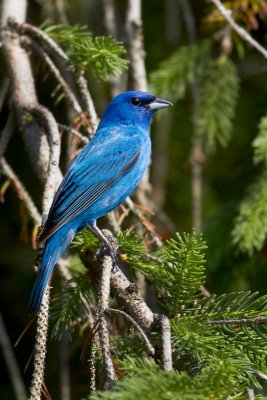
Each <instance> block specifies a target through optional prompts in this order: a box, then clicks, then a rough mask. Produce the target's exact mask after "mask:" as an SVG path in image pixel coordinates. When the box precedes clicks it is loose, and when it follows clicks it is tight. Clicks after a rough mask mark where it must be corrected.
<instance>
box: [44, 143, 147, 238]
mask: <svg viewBox="0 0 267 400" xmlns="http://www.w3.org/2000/svg"><path fill="white" fill-rule="evenodd" d="M140 146H141V141H140V140H139V139H138V137H136V136H135V137H130V138H129V137H128V138H124V140H123V141H119V144H118V141H117V140H116V141H115V140H114V139H113V140H112V139H111V140H107V141H105V142H104V143H96V144H95V145H94V146H91V148H90V149H89V151H88V150H87V149H84V150H83V152H84V153H85V154H82V155H81V157H80V160H78V159H77V161H76V160H75V161H74V163H73V164H72V166H71V168H70V169H69V171H68V172H67V174H66V176H65V178H64V180H63V181H62V183H61V185H60V187H59V189H58V191H57V193H56V195H55V198H54V201H53V204H52V206H51V208H50V211H49V215H48V218H47V220H46V223H45V226H44V228H43V230H42V231H41V233H40V236H39V240H40V242H43V241H45V240H47V239H48V238H49V237H50V236H51V235H52V234H53V233H55V232H56V231H57V230H58V229H59V228H61V227H62V226H63V225H64V224H66V223H67V222H69V221H70V220H71V219H73V218H75V217H77V216H78V215H79V214H81V213H82V212H83V211H85V210H86V209H87V208H89V207H90V206H91V205H92V204H94V203H95V202H96V201H97V200H98V199H99V198H100V196H102V195H103V194H104V193H105V192H106V191H107V190H108V189H109V188H111V187H112V186H113V185H114V183H116V182H117V181H118V180H119V179H120V178H121V177H122V176H123V175H124V174H126V173H127V172H128V171H129V170H130V169H131V168H132V167H133V166H134V165H135V163H136V162H137V160H138V158H139V155H140ZM86 153H87V154H86ZM81 160H82V161H81Z"/></svg>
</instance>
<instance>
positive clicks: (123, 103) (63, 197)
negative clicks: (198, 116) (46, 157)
mask: <svg viewBox="0 0 267 400" xmlns="http://www.w3.org/2000/svg"><path fill="white" fill-rule="evenodd" d="M170 105H172V104H171V103H170V102H169V101H167V100H164V99H161V98H157V97H155V96H154V95H152V94H150V93H146V92H140V91H128V92H124V93H121V94H119V95H118V96H116V97H115V98H114V99H113V100H112V101H111V102H110V103H109V105H108V107H107V108H106V111H105V112H104V115H103V117H102V119H101V122H100V123H99V126H98V128H97V131H96V133H95V135H94V137H93V139H92V140H91V141H90V143H89V144H87V145H86V146H85V147H84V149H83V150H82V151H81V152H80V154H79V155H78V156H77V157H76V159H75V160H74V161H73V163H72V164H71V166H70V168H69V169H68V171H67V173H66V175H65V177H64V178H63V180H62V183H61V184H60V186H59V188H58V190H57V192H56V194H55V197H54V200H53V203H52V205H51V208H50V210H49V214H48V217H47V219H46V222H45V224H44V226H43V228H42V230H41V232H40V235H39V243H40V244H42V245H43V246H44V249H43V254H42V261H41V264H40V267H39V271H38V275H37V278H36V281H35V284H34V287H33V289H32V292H31V296H30V302H29V307H28V309H29V312H30V313H33V312H38V311H39V309H40V305H41V302H42V298H43V294H44V291H45V288H46V286H47V284H48V281H49V279H50V276H51V274H52V271H53V269H54V266H55V264H56V262H57V261H58V259H59V257H60V256H61V255H62V254H63V253H64V252H65V250H66V249H67V248H68V246H69V245H70V243H71V241H72V240H73V238H74V236H75V235H76V234H77V233H78V232H80V231H81V230H82V229H84V228H85V227H88V228H89V229H91V230H92V231H93V232H94V233H95V234H96V235H97V236H98V237H100V239H101V240H102V241H104V242H107V239H106V238H105V236H104V235H103V234H102V232H101V231H100V230H99V229H98V228H97V226H96V219H97V218H99V217H101V216H103V215H105V214H107V213H108V212H109V211H111V210H113V209H114V208H116V207H117V206H118V205H119V204H121V203H122V202H123V201H124V200H125V199H126V197H127V196H129V194H130V193H132V191H133V190H134V189H135V187H136V186H137V185H138V183H139V182H140V180H141V178H142V176H143V174H144V172H145V170H146V168H147V165H148V162H149V159H150V151H151V143H150V137H149V125H150V122H151V119H152V117H153V115H154V113H155V111H156V110H158V109H160V108H165V107H168V106H170ZM106 244H107V245H108V243H106Z"/></svg>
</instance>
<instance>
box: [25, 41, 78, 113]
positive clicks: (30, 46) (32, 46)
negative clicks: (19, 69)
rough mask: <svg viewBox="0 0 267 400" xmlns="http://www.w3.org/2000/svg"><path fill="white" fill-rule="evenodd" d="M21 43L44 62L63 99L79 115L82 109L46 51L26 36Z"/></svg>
mask: <svg viewBox="0 0 267 400" xmlns="http://www.w3.org/2000/svg"><path fill="white" fill-rule="evenodd" d="M21 43H22V44H23V45H24V46H25V47H26V48H27V49H32V50H33V51H34V52H35V53H36V54H37V55H38V56H39V57H40V58H41V59H42V60H43V61H44V63H45V64H46V65H47V66H48V68H49V70H50V71H51V73H52V74H53V75H54V77H55V79H56V80H57V81H58V82H59V84H60V86H61V87H62V90H63V92H64V94H65V97H66V99H67V100H68V102H69V104H70V105H71V106H72V108H73V109H74V111H75V112H76V113H77V114H81V113H82V109H81V106H80V104H79V102H78V100H77V99H76V96H75V94H74V93H73V91H72V89H71V88H70V86H69V85H68V83H67V82H66V81H65V79H64V78H63V76H62V74H61V73H60V71H59V69H58V68H57V67H56V65H55V63H54V62H53V61H52V59H51V58H50V57H49V55H48V54H47V53H46V51H45V50H44V49H43V48H42V47H41V46H39V44H38V43H37V42H35V41H34V40H32V39H30V38H28V37H27V36H22V38H21Z"/></svg>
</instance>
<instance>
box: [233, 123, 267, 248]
mask: <svg viewBox="0 0 267 400" xmlns="http://www.w3.org/2000/svg"><path fill="white" fill-rule="evenodd" d="M253 147H254V162H255V164H259V163H263V171H262V173H261V174H260V175H259V176H258V178H257V179H256V180H255V181H254V182H252V184H251V185H250V186H249V188H248V191H247V195H246V196H245V198H244V199H243V200H242V201H241V203H240V205H239V210H238V215H237V217H236V219H235V226H234V229H233V231H232V235H233V241H234V243H235V244H237V245H238V248H239V249H240V250H241V251H243V252H246V253H248V254H249V255H252V253H253V251H254V250H261V248H262V247H263V245H264V241H265V239H266V235H267V208H266V204H267V203H266V202H267V117H266V116H265V117H263V118H262V119H261V121H260V124H259V134H258V136H257V137H256V138H255V139H254V141H253Z"/></svg>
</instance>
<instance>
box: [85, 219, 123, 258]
mask: <svg viewBox="0 0 267 400" xmlns="http://www.w3.org/2000/svg"><path fill="white" fill-rule="evenodd" d="M88 229H89V230H90V231H91V232H92V233H94V235H96V236H97V237H98V239H99V240H100V242H101V246H100V249H99V251H98V253H97V258H100V259H101V258H103V257H104V256H106V255H109V256H111V257H112V260H113V262H114V263H117V262H118V247H119V246H118V241H117V239H115V237H114V236H113V235H112V233H111V232H110V231H108V230H107V229H103V230H102V231H101V230H100V229H99V228H98V227H97V226H96V225H88Z"/></svg>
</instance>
